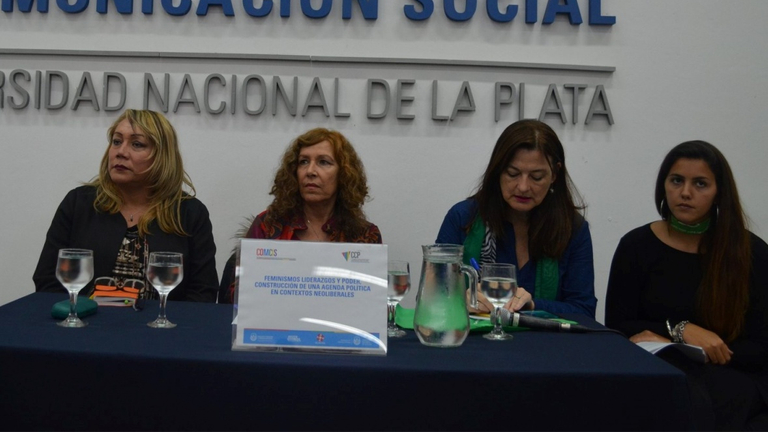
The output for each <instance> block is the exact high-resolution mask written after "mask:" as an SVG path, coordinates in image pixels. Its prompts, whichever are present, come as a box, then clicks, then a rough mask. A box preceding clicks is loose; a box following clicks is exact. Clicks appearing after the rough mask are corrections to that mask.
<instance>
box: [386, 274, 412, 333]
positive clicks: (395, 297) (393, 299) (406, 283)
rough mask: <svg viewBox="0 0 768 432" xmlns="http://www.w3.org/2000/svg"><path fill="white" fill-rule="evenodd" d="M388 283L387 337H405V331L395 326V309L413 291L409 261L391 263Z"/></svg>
mask: <svg viewBox="0 0 768 432" xmlns="http://www.w3.org/2000/svg"><path fill="white" fill-rule="evenodd" d="M387 282H388V287H387V337H391V338H397V337H403V336H405V331H404V330H403V329H401V328H399V327H398V326H397V324H395V308H397V304H398V303H400V300H402V299H403V297H405V294H407V293H408V291H409V290H410V289H411V270H410V267H409V266H408V261H389V264H388V265H387Z"/></svg>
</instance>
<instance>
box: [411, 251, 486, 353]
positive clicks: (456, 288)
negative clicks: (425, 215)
mask: <svg viewBox="0 0 768 432" xmlns="http://www.w3.org/2000/svg"><path fill="white" fill-rule="evenodd" d="M421 248H422V251H423V253H424V261H423V262H422V264H421V278H420V279H419V291H418V293H417V295H416V311H415V312H414V317H413V330H414V331H415V332H416V336H418V337H419V340H420V341H421V343H423V344H424V345H427V346H434V347H442V348H449V347H457V346H460V345H461V344H462V343H464V339H466V338H467V335H468V334H469V313H467V302H466V300H465V297H466V294H465V293H466V290H467V288H466V286H465V284H464V276H462V273H464V274H466V275H467V277H468V278H469V289H470V290H471V291H470V293H471V298H470V303H471V304H472V306H473V307H476V306H477V280H478V276H477V271H475V269H473V268H472V267H470V266H467V265H464V264H462V262H461V258H462V255H463V252H464V246H460V245H453V244H435V245H425V246H422V247H421Z"/></svg>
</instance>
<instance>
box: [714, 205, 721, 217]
mask: <svg viewBox="0 0 768 432" xmlns="http://www.w3.org/2000/svg"><path fill="white" fill-rule="evenodd" d="M719 217H720V206H719V205H717V204H715V218H716V219H717V218H719Z"/></svg>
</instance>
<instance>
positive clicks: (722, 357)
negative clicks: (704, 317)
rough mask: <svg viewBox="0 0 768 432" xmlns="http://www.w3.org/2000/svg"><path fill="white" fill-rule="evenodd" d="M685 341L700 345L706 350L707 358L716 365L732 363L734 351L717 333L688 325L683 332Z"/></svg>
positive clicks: (694, 325)
mask: <svg viewBox="0 0 768 432" xmlns="http://www.w3.org/2000/svg"><path fill="white" fill-rule="evenodd" d="M683 340H684V341H685V343H687V344H689V345H698V346H700V347H702V348H704V352H706V353H707V358H708V359H709V361H710V362H712V363H714V364H719V365H724V364H728V363H729V362H730V361H731V355H733V351H731V350H730V349H729V348H728V345H726V344H725V342H723V340H722V339H720V336H718V335H717V334H716V333H714V332H711V331H709V330H707V329H705V328H704V327H700V326H697V325H696V324H692V323H688V324H686V325H685V330H683Z"/></svg>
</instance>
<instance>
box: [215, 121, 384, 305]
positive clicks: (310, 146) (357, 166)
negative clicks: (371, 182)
mask: <svg viewBox="0 0 768 432" xmlns="http://www.w3.org/2000/svg"><path fill="white" fill-rule="evenodd" d="M269 194H270V195H273V196H274V197H275V199H274V200H273V201H272V204H270V205H269V207H267V210H266V211H264V212H262V213H261V214H259V215H258V216H256V218H255V219H254V221H253V223H252V224H251V226H250V228H249V229H248V231H247V233H246V235H245V237H246V238H256V239H272V240H302V241H318V242H344V243H377V244H380V243H381V232H380V231H379V228H378V227H377V226H376V225H374V224H372V223H370V222H368V221H367V220H366V219H365V213H364V212H363V204H364V202H365V199H366V197H368V185H367V180H366V176H365V168H364V167H363V163H362V161H361V160H360V158H359V157H358V156H357V152H355V149H354V148H353V147H352V144H351V143H350V142H349V141H348V140H347V139H346V138H345V137H344V135H342V134H341V133H339V132H336V131H332V130H328V129H324V128H316V129H312V130H310V131H307V132H305V133H304V134H302V135H301V136H299V137H298V138H296V139H295V140H294V141H293V142H292V143H291V145H290V146H288V149H287V150H286V151H285V154H284V155H283V159H282V163H281V165H280V167H279V168H278V170H277V173H276V174H275V181H274V184H273V185H272V190H271V191H270V192H269ZM231 273H234V260H233V259H232V258H230V260H229V262H228V263H227V268H226V269H225V273H224V278H223V280H222V286H221V288H220V295H219V302H220V303H231V302H232V300H233V294H234V282H233V281H234V279H233V274H231Z"/></svg>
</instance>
